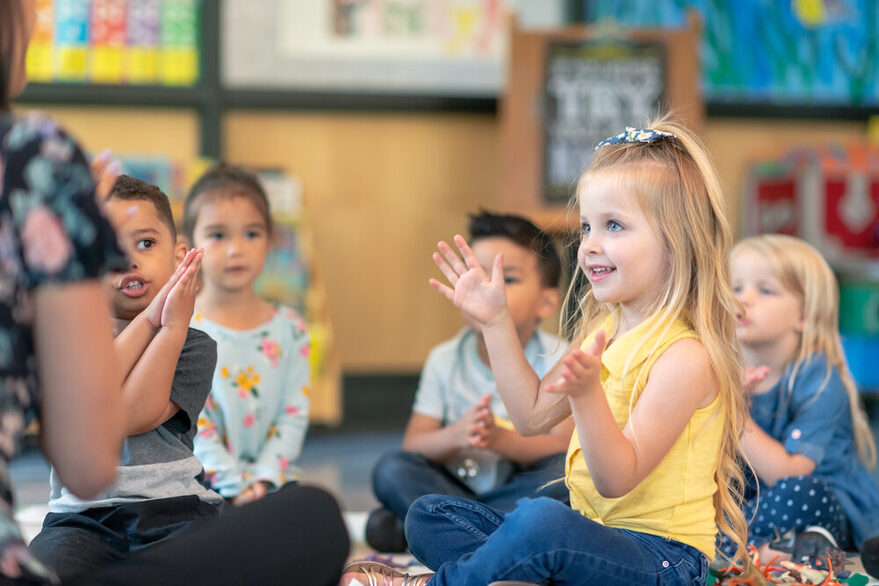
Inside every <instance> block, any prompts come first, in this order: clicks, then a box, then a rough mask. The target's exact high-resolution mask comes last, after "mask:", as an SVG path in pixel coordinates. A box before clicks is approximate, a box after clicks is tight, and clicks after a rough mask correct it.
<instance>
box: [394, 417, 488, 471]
mask: <svg viewBox="0 0 879 586" xmlns="http://www.w3.org/2000/svg"><path fill="white" fill-rule="evenodd" d="M476 409H477V406H474V407H473V408H471V409H470V410H469V411H467V413H465V414H464V416H463V417H461V419H459V420H458V421H456V422H454V423H451V424H449V425H447V426H445V427H443V423H442V421H440V420H439V419H436V418H434V417H429V416H427V415H422V414H420V413H413V414H412V416H411V417H410V418H409V424H408V425H407V426H406V432H405V434H404V435H403V449H404V450H405V451H407V452H414V453H416V454H421V455H422V456H424V457H425V458H428V459H430V460H433V461H434V462H445V461H446V460H448V459H450V458H453V457H455V456H456V455H457V454H458V452H459V451H461V450H462V449H464V448H467V447H469V446H470V442H469V437H470V428H471V426H473V425H475V423H476Z"/></svg>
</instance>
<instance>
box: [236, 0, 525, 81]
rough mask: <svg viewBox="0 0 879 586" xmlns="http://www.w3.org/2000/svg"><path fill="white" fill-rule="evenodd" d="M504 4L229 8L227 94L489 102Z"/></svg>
mask: <svg viewBox="0 0 879 586" xmlns="http://www.w3.org/2000/svg"><path fill="white" fill-rule="evenodd" d="M506 12H507V0H308V1H307V2H304V1H302V0H260V10H254V9H253V2H252V1H251V0H225V2H224V3H223V14H222V23H223V24H222V61H221V62H222V68H223V71H222V78H223V83H224V85H225V86H226V87H228V88H237V89H253V88H259V89H274V90H293V91H311V92H331V93H378V94H394V93H397V94H416V95H418V94H420V95H436V96H456V97H457V96H460V97H494V96H496V95H497V94H498V92H499V91H500V88H501V86H502V84H503V73H504V64H505V57H506V54H507V31H508V30H509V25H508V22H509V21H508V19H507V18H506Z"/></svg>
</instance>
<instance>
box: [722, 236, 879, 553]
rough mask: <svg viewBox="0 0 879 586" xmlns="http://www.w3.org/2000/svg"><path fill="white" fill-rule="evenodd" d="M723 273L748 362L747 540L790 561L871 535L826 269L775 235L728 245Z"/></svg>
mask: <svg viewBox="0 0 879 586" xmlns="http://www.w3.org/2000/svg"><path fill="white" fill-rule="evenodd" d="M731 270H732V282H733V288H734V290H735V293H736V296H737V298H738V299H739V301H740V302H741V303H742V306H743V309H744V313H743V314H742V315H740V316H739V324H738V327H737V330H736V331H737V334H738V339H739V342H740V344H741V346H742V352H743V354H744V358H745V364H746V366H748V367H750V368H751V369H758V368H759V371H757V372H754V371H753V370H752V375H751V379H752V380H751V388H750V400H751V407H750V414H751V421H750V422H749V423H748V425H746V429H745V434H744V436H743V438H742V446H743V449H744V451H745V454H746V455H747V456H748V459H749V460H750V462H751V465H752V466H753V467H754V471H755V472H756V474H757V481H758V482H759V485H760V491H759V499H757V498H753V497H756V495H755V494H752V495H751V496H752V498H751V499H749V500H748V501H747V502H746V504H745V517H746V518H747V519H749V535H748V539H749V542H750V543H751V544H753V545H755V546H757V547H769V548H772V549H775V550H778V551H780V552H784V553H789V554H790V553H793V555H794V557H795V561H800V559H801V557H802V556H807V557H809V558H812V557H813V556H815V555H819V554H820V555H823V554H824V552H825V549H826V548H827V547H841V548H845V549H851V548H852V547H853V546H857V547H860V546H861V544H862V542H863V541H864V540H865V539H867V538H869V537H871V536H874V535H877V534H879V486H877V484H876V481H875V479H874V478H873V477H872V476H871V475H870V473H869V472H868V471H867V468H872V467H873V466H874V465H875V463H876V451H875V446H874V443H873V435H872V433H871V432H870V428H869V426H868V424H867V418H866V415H865V413H864V411H863V408H862V407H861V404H860V401H859V398H858V392H857V389H856V387H855V384H854V382H853V381H852V377H851V374H850V372H849V369H848V366H847V365H846V360H845V357H844V356H843V353H842V346H841V343H840V338H839V331H838V329H837V328H838V325H837V324H838V312H839V295H838V292H837V285H836V279H835V278H834V276H833V272H832V271H831V270H830V267H829V266H828V265H827V263H826V262H825V260H824V258H823V257H822V256H821V254H820V253H819V252H818V251H817V250H815V249H814V248H813V247H812V246H811V245H809V244H807V243H806V242H804V241H802V240H799V239H797V238H793V237H790V236H784V235H775V234H774V235H765V236H756V237H752V238H746V239H744V240H742V241H741V242H739V243H738V244H737V245H736V246H735V248H734V249H733V252H732V255H731ZM777 532H778V533H777ZM786 533H789V535H787V536H786V538H784V539H776V537H778V535H779V534H786ZM770 541H772V543H769V542H770ZM724 549H725V551H727V552H729V550H730V546H729V544H728V543H727V544H725V547H724Z"/></svg>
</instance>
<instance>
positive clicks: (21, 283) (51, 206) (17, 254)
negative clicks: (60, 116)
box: [0, 113, 124, 584]
mask: <svg viewBox="0 0 879 586" xmlns="http://www.w3.org/2000/svg"><path fill="white" fill-rule="evenodd" d="M0 136H2V143H0V149H2V150H0V181H2V192H0V582H2V583H7V581H13V582H14V583H21V584H51V583H55V582H56V580H55V577H54V575H53V574H52V573H51V572H50V571H49V570H47V569H46V568H45V567H44V566H43V565H42V564H40V563H39V562H38V561H37V560H36V559H35V558H33V557H32V556H31V555H30V554H29V552H28V551H27V549H26V547H25V545H24V542H23V540H22V537H21V533H20V532H19V529H18V526H17V525H16V524H15V521H14V520H13V517H12V515H13V508H12V487H11V484H10V478H9V472H8V469H7V465H6V464H7V462H8V461H9V460H10V459H11V458H12V457H13V456H14V455H15V454H16V452H17V451H18V448H19V443H20V440H21V436H22V433H23V432H24V430H25V428H26V427H27V425H28V424H29V423H30V422H31V420H33V419H34V418H36V417H37V416H38V414H39V392H38V389H39V381H38V373H37V364H38V357H37V356H36V354H35V349H34V339H33V331H32V325H33V318H34V315H33V304H32V296H33V292H34V290H35V289H37V288H38V287H41V286H43V285H45V284H48V283H72V282H77V281H83V280H91V279H97V278H99V277H100V276H101V275H102V274H103V272H104V271H105V270H106V269H107V268H109V267H110V265H111V264H115V265H117V266H118V265H119V263H121V262H122V261H123V260H124V257H123V255H122V252H121V251H120V249H119V247H118V244H117V241H116V237H115V234H114V233H113V229H112V228H111V227H110V224H109V223H108V222H107V220H106V219H105V218H104V216H103V215H102V214H101V213H100V212H99V210H98V206H97V204H96V202H95V199H94V191H95V185H94V182H93V181H92V177H91V173H90V171H89V165H88V163H87V161H86V159H85V156H84V155H83V153H82V152H81V150H80V149H79V147H78V146H77V144H76V142H75V141H74V140H73V139H72V138H70V137H69V136H68V135H67V134H65V133H64V132H63V131H62V130H61V129H60V128H59V127H58V126H57V125H56V124H55V123H54V122H52V121H51V120H48V119H46V118H42V117H39V116H29V117H27V118H22V119H18V120H15V119H13V118H12V117H11V116H10V115H9V114H8V113H6V114H0ZM71 309H75V308H71ZM4 579H5V580H4Z"/></svg>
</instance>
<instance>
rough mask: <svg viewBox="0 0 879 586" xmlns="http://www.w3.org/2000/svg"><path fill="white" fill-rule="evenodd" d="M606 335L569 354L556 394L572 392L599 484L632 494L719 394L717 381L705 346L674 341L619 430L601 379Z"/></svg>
mask: <svg viewBox="0 0 879 586" xmlns="http://www.w3.org/2000/svg"><path fill="white" fill-rule="evenodd" d="M603 338H604V336H603V335H602V334H601V333H599V336H596V344H594V345H593V346H592V347H591V348H590V349H589V350H588V351H581V352H577V353H572V354H570V355H568V356H567V357H565V358H564V359H563V360H562V362H563V363H565V366H566V368H567V370H565V371H564V372H563V375H562V379H561V382H560V383H558V384H555V385H553V386H552V392H556V393H560V394H565V395H567V397H568V399H569V401H570V403H571V410H572V412H573V415H574V421H575V423H576V425H577V433H578V435H579V440H580V446H581V447H582V450H583V457H584V458H585V460H586V464H587V466H588V467H589V472H590V474H591V475H592V479H593V481H594V483H595V488H596V489H597V490H598V492H599V493H601V495H603V496H605V497H607V498H615V497H620V496H623V495H625V494H627V493H628V492H629V491H631V490H632V489H633V488H635V487H636V486H638V484H639V483H640V482H641V481H642V480H644V478H645V477H646V476H647V475H648V474H649V473H650V472H652V471H653V469H654V468H656V466H657V465H658V464H659V462H660V461H662V459H663V458H664V457H665V455H666V454H667V453H668V451H669V450H670V449H671V447H672V445H673V444H674V442H675V441H677V439H678V437H679V436H680V434H681V432H682V431H683V430H684V428H685V427H686V426H687V423H688V422H689V421H690V419H691V418H692V417H693V413H695V412H696V410H697V409H699V408H700V407H704V406H707V405H708V404H710V402H711V400H713V398H714V397H715V396H716V386H717V382H716V380H715V377H714V373H713V371H712V369H711V364H710V362H709V360H708V355H707V354H706V352H705V349H704V348H703V347H702V345H701V344H700V343H699V342H698V341H696V340H693V339H689V338H688V339H683V340H679V341H677V342H675V343H674V344H672V345H671V346H669V348H668V349H667V350H666V351H665V352H664V353H663V354H662V356H660V357H659V359H658V360H657V361H656V363H655V364H654V365H653V367H652V368H651V370H650V376H649V379H648V382H647V385H646V386H645V387H644V391H643V392H642V393H641V396H640V398H639V400H638V402H637V403H636V405H635V407H634V409H633V410H632V414H631V416H630V417H629V420H628V422H627V423H626V425H625V427H624V428H623V429H622V430H620V428H619V426H618V425H617V422H616V420H615V419H614V416H613V414H612V413H611V410H610V406H609V405H608V403H607V398H606V396H605V394H604V389H603V388H602V386H601V383H600V382H599V378H598V375H599V372H600V359H601V352H602V349H603V347H604V339H603Z"/></svg>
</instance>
